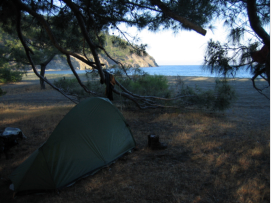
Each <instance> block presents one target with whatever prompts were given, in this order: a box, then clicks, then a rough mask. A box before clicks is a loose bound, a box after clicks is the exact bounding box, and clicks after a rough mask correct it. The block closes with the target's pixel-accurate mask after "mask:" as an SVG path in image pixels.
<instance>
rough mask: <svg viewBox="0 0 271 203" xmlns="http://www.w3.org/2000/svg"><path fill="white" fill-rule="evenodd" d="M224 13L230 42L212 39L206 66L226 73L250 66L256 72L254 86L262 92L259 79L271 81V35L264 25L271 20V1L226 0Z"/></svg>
mask: <svg viewBox="0 0 271 203" xmlns="http://www.w3.org/2000/svg"><path fill="white" fill-rule="evenodd" d="M220 16H221V19H222V20H223V21H224V25H225V27H226V28H227V29H228V42H227V43H224V44H222V43H221V42H218V41H217V42H215V41H213V40H210V41H209V42H208V46H207V49H206V55H205V62H204V65H206V66H205V67H206V68H207V69H209V70H210V71H211V72H217V73H219V74H223V75H224V76H227V75H235V74H236V72H237V71H238V70H240V69H246V70H247V71H250V72H251V73H252V75H253V77H252V84H253V86H254V88H255V89H256V90H257V91H259V92H260V93H262V90H263V89H260V88H258V87H257V86H256V84H255V79H256V78H257V77H262V78H263V79H265V80H266V82H267V83H268V86H269V85H270V35H269V34H268V33H267V32H266V31H265V29H264V26H265V25H269V24H270V1H269V0H247V1H241V0H239V1H238V0H229V1H224V4H223V6H222V7H221V14H220ZM260 50H261V51H260ZM265 96H266V95H265Z"/></svg>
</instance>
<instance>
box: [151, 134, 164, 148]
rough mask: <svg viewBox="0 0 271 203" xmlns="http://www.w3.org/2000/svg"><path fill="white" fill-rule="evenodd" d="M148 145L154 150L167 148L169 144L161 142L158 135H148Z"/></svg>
mask: <svg viewBox="0 0 271 203" xmlns="http://www.w3.org/2000/svg"><path fill="white" fill-rule="evenodd" d="M148 147H150V148H151V149H152V150H159V149H166V148H167V144H166V143H161V142H160V141H159V136H157V135H148Z"/></svg>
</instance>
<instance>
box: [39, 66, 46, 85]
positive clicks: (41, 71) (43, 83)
mask: <svg viewBox="0 0 271 203" xmlns="http://www.w3.org/2000/svg"><path fill="white" fill-rule="evenodd" d="M45 68H46V65H44V64H41V66H40V75H41V76H42V77H44V75H45ZM40 88H41V89H42V90H44V89H45V82H44V80H42V79H40Z"/></svg>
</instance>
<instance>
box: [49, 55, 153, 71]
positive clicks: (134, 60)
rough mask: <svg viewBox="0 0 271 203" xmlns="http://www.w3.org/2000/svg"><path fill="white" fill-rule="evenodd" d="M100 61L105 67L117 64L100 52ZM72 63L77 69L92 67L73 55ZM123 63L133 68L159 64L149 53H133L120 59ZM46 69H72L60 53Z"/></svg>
mask: <svg viewBox="0 0 271 203" xmlns="http://www.w3.org/2000/svg"><path fill="white" fill-rule="evenodd" d="M99 57H100V61H101V63H102V64H104V66H103V67H105V68H109V67H110V66H113V65H116V64H115V62H114V61H112V60H111V59H109V58H108V57H107V56H105V55H103V54H100V55H99ZM71 61H72V64H73V66H74V68H75V69H76V70H85V69H86V68H87V69H91V67H90V66H88V65H86V64H85V63H83V62H81V61H79V60H78V59H76V58H74V57H71ZM120 62H121V63H122V64H123V65H127V66H128V65H130V66H132V67H133V68H139V67H157V66H158V64H157V63H156V62H155V59H154V58H153V57H151V56H149V55H147V56H138V55H136V54H132V55H129V56H125V59H124V60H121V61H120ZM46 69H47V70H48V69H53V70H68V69H70V67H69V65H68V64H67V61H66V58H65V57H62V56H60V55H57V56H55V57H54V59H53V60H52V61H51V62H50V63H49V64H48V65H47V67H46Z"/></svg>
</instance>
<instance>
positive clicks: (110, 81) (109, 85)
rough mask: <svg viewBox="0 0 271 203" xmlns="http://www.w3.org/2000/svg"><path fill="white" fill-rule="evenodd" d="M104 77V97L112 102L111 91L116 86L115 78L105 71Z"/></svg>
mask: <svg viewBox="0 0 271 203" xmlns="http://www.w3.org/2000/svg"><path fill="white" fill-rule="evenodd" d="M104 76H105V85H106V89H105V95H106V97H107V98H108V99H110V100H111V101H113V89H114V86H115V84H116V80H115V77H114V75H112V74H110V73H108V72H107V71H105V70H104ZM102 84H103V83H102Z"/></svg>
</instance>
